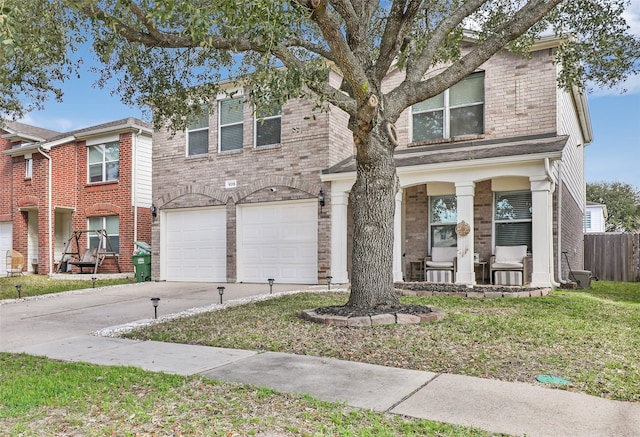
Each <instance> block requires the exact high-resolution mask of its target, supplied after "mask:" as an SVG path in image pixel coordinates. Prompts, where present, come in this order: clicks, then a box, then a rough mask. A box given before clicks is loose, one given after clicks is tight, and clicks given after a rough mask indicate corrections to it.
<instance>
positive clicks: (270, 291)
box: [267, 278, 276, 294]
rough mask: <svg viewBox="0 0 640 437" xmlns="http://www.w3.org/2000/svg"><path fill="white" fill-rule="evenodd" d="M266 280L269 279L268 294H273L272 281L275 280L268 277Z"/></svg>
mask: <svg viewBox="0 0 640 437" xmlns="http://www.w3.org/2000/svg"><path fill="white" fill-rule="evenodd" d="M267 281H269V294H273V283H274V282H275V281H276V280H275V279H273V278H269V279H267Z"/></svg>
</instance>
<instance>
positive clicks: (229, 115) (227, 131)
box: [219, 97, 243, 152]
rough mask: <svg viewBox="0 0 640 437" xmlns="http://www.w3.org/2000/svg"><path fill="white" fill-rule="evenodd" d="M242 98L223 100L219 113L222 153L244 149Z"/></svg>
mask: <svg viewBox="0 0 640 437" xmlns="http://www.w3.org/2000/svg"><path fill="white" fill-rule="evenodd" d="M242 103H243V100H242V97H239V98H235V99H229V100H221V101H220V111H219V121H220V123H219V126H220V141H219V144H220V151H221V152H226V151H229V150H241V149H242V133H243V132H242V121H243V116H242V115H243V114H242Z"/></svg>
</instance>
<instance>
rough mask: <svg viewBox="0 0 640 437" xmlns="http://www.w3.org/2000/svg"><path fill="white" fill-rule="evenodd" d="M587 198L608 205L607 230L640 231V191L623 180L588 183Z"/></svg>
mask: <svg viewBox="0 0 640 437" xmlns="http://www.w3.org/2000/svg"><path fill="white" fill-rule="evenodd" d="M587 200H589V201H591V202H595V203H601V204H603V205H606V207H607V213H608V216H607V222H606V227H605V231H606V232H639V231H640V191H639V190H638V189H637V188H635V187H633V186H632V185H630V184H625V183H623V182H596V183H589V184H587Z"/></svg>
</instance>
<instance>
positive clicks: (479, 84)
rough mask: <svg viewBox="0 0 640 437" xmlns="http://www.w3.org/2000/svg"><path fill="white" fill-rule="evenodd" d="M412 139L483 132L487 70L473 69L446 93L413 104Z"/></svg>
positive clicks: (440, 137) (451, 136) (452, 136)
mask: <svg viewBox="0 0 640 437" xmlns="http://www.w3.org/2000/svg"><path fill="white" fill-rule="evenodd" d="M411 114H412V122H413V132H412V140H413V141H429V140H437V139H442V138H455V137H460V136H465V135H480V134H482V133H484V73H474V74H472V75H471V76H469V77H467V78H466V79H464V80H462V81H460V82H458V83H457V84H455V85H454V86H452V87H451V88H449V89H448V90H445V91H444V92H443V93H440V94H438V95H437V96H434V97H432V98H430V99H427V100H425V101H423V102H420V103H416V104H415V105H413V106H412V107H411Z"/></svg>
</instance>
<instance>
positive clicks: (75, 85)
mask: <svg viewBox="0 0 640 437" xmlns="http://www.w3.org/2000/svg"><path fill="white" fill-rule="evenodd" d="M626 19H627V22H628V23H629V24H630V26H631V27H632V30H633V31H634V33H635V34H637V35H640V0H632V1H631V6H630V7H629V9H628V10H627V14H626ZM85 61H89V60H88V59H85ZM88 64H91V62H85V65H88ZM97 79H98V75H97V74H94V73H91V72H89V71H86V72H83V73H82V79H80V80H73V81H70V82H69V83H67V84H65V86H64V92H65V95H64V102H63V103H57V102H55V101H50V102H47V104H46V107H45V109H44V110H42V111H37V112H35V111H34V112H31V113H29V114H27V115H26V117H25V118H24V119H23V120H21V121H22V122H24V123H27V124H31V125H34V126H39V127H43V128H47V129H52V130H55V131H60V132H67V131H70V130H74V129H79V128H83V127H88V126H94V125H97V124H100V123H106V122H109V121H113V120H118V119H121V118H126V117H138V118H142V109H140V108H132V107H128V106H126V105H124V104H122V103H121V102H120V98H119V97H118V96H113V95H111V93H110V90H108V89H104V90H101V89H99V88H97V87H94V86H93V85H92V84H93V83H94V82H95V81H96V80H97ZM621 88H624V89H626V90H627V92H626V93H623V94H621V93H620V90H617V89H616V90H598V91H596V92H593V93H592V94H590V95H589V109H590V114H591V122H592V125H593V132H594V141H593V142H592V143H591V144H590V145H588V146H587V149H586V150H587V152H586V167H587V182H600V181H604V182H624V183H628V184H631V185H633V186H634V187H635V188H636V189H638V190H640V136H639V135H638V128H639V127H640V76H634V77H632V78H630V79H629V80H628V81H627V82H626V83H625V84H623V85H622V86H621Z"/></svg>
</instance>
